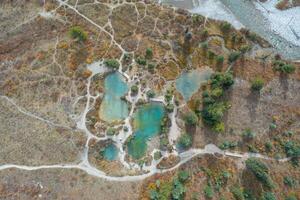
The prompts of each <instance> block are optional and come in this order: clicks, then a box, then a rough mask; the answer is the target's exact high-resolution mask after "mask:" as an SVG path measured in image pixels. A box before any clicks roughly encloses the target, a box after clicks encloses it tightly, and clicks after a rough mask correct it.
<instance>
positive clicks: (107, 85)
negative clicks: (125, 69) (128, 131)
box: [100, 72, 128, 123]
mask: <svg viewBox="0 0 300 200" xmlns="http://www.w3.org/2000/svg"><path fill="white" fill-rule="evenodd" d="M104 90H105V95H104V98H103V101H102V103H101V106H100V118H101V119H102V120H104V121H106V122H110V123H111V122H114V121H119V120H123V119H125V118H126V117H127V116H128V104H127V103H126V102H125V101H123V100H121V97H122V96H124V95H125V94H126V93H127V92H128V86H127V84H126V82H125V81H124V79H123V77H122V75H121V74H120V73H118V72H114V73H111V74H109V75H108V76H107V77H106V78H105V80H104Z"/></svg>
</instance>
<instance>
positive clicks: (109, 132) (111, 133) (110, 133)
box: [106, 127, 116, 136]
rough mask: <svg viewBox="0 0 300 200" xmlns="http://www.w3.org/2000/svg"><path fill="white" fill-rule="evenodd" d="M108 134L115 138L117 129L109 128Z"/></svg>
mask: <svg viewBox="0 0 300 200" xmlns="http://www.w3.org/2000/svg"><path fill="white" fill-rule="evenodd" d="M106 134H107V135H108V136H113V135H115V134H116V129H114V128H112V127H109V128H108V129H107V130H106Z"/></svg>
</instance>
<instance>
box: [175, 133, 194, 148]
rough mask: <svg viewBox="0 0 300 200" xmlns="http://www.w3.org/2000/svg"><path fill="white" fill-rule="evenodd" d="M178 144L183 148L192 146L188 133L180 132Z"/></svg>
mask: <svg viewBox="0 0 300 200" xmlns="http://www.w3.org/2000/svg"><path fill="white" fill-rule="evenodd" d="M178 144H179V145H180V146H181V147H183V148H185V149H186V148H189V147H191V146H192V137H191V136H190V135H189V134H186V133H185V134H182V135H181V136H180V137H179V140H178Z"/></svg>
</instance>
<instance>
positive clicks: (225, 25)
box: [220, 22, 231, 33]
mask: <svg viewBox="0 0 300 200" xmlns="http://www.w3.org/2000/svg"><path fill="white" fill-rule="evenodd" d="M220 29H221V31H222V32H223V33H228V32H229V31H230V29H231V24H230V23H228V22H222V23H221V25H220Z"/></svg>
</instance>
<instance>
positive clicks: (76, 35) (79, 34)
mask: <svg viewBox="0 0 300 200" xmlns="http://www.w3.org/2000/svg"><path fill="white" fill-rule="evenodd" d="M69 35H70V36H71V37H72V38H73V39H76V40H78V41H85V40H86V39H87V33H86V32H85V31H84V30H82V28H81V27H80V26H74V27H72V28H71V29H70V30H69Z"/></svg>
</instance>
